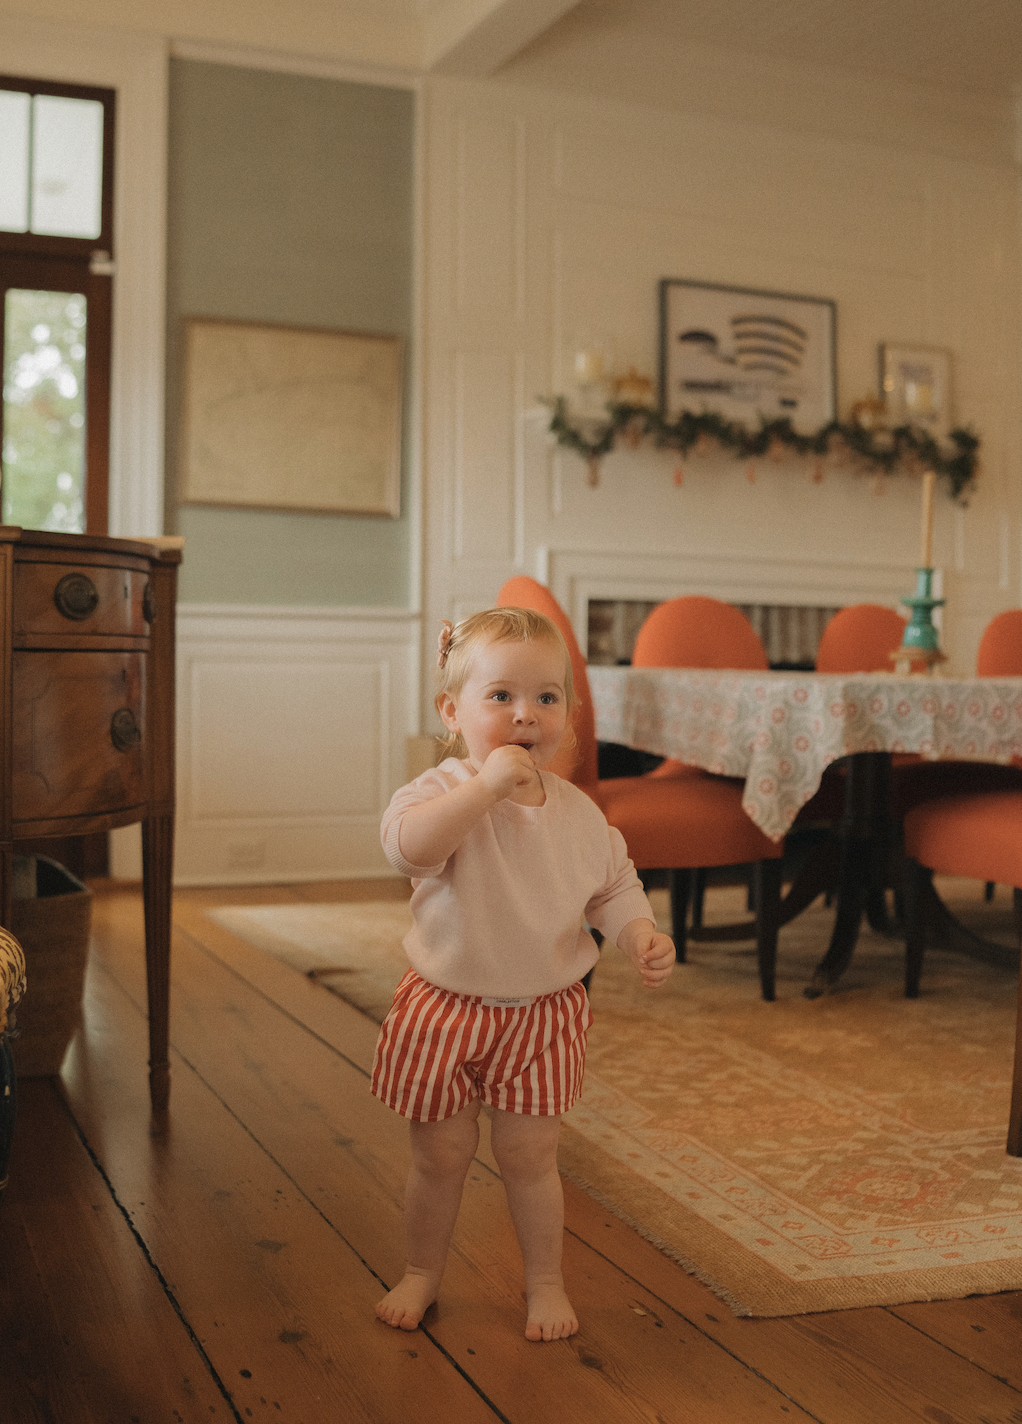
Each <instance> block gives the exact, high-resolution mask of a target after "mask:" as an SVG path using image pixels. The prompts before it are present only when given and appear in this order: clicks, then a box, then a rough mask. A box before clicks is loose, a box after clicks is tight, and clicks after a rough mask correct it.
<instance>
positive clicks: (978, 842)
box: [905, 791, 1022, 1157]
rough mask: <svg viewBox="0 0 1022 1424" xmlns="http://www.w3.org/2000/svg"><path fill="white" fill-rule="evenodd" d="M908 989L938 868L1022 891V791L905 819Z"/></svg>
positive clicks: (1020, 1041) (963, 799) (946, 802)
mask: <svg viewBox="0 0 1022 1424" xmlns="http://www.w3.org/2000/svg"><path fill="white" fill-rule="evenodd" d="M905 851H906V855H907V857H908V858H907V860H906V880H905V930H906V934H905V993H906V994H907V995H908V996H909V998H915V997H916V996H917V995H918V993H919V978H920V974H921V971H922V964H923V953H924V951H925V948H926V928H927V904H928V903H932V901H931V898H930V896H929V895H928V894H927V890H928V882H929V880H930V877H931V876H932V874H933V872H934V871H939V872H940V873H942V874H944V875H964V876H968V877H969V878H970V879H975V880H992V881H995V882H1000V883H1001V884H1002V885H1012V886H1014V888H1015V892H1016V893H1015V903H1016V907H1017V906H1018V905H1019V903H1020V899H1022V897H1020V895H1019V891H1020V890H1022V792H1019V791H992V792H983V793H980V794H977V795H972V796H946V797H940V798H938V799H937V800H934V801H925V802H923V803H922V805H920V806H915V807H913V809H912V810H911V811H909V813H908V815H907V816H906V817H905ZM1008 1151H1009V1153H1011V1155H1012V1156H1013V1157H1022V985H1020V990H1019V1028H1018V1030H1017V1031H1016V1037H1015V1072H1014V1078H1013V1081H1012V1094H1011V1117H1010V1125H1009V1128H1008Z"/></svg>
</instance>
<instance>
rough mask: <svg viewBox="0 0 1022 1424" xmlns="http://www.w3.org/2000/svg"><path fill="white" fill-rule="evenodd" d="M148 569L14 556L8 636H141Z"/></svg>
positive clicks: (145, 629)
mask: <svg viewBox="0 0 1022 1424" xmlns="http://www.w3.org/2000/svg"><path fill="white" fill-rule="evenodd" d="M148 582H149V578H148V575H147V574H146V573H144V572H142V571H141V570H140V569H130V568H111V567H110V566H109V565H104V564H63V563H60V564H58V563H28V562H21V561H19V562H17V563H16V564H15V565H14V636H15V637H16V638H17V637H18V636H19V635H20V636H24V635H26V634H32V633H58V634H68V633H72V634H75V633H81V634H86V635H89V636H93V635H96V634H101V635H104V636H107V637H110V636H113V637H117V636H122V637H123V636H133V637H144V636H145V635H146V634H147V633H148V631H149V624H148V622H147V621H146V614H147V613H149V614H150V615H151V612H152V610H151V609H150V608H149V607H148V606H147V605H148V600H147V596H146V585H147V583H148Z"/></svg>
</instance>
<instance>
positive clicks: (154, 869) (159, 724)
mask: <svg viewBox="0 0 1022 1424" xmlns="http://www.w3.org/2000/svg"><path fill="white" fill-rule="evenodd" d="M180 562H181V553H180V550H179V549H177V548H165V547H160V546H159V545H158V544H157V543H152V544H150V543H143V542H141V541H135V540H129V539H110V538H105V537H102V536H100V535H91V534H51V533H47V532H43V531H37V530H28V529H19V528H16V527H13V526H8V525H0V592H2V612H0V618H2V623H3V627H2V639H0V657H2V659H3V668H2V676H0V923H2V924H4V925H9V924H10V916H11V879H12V857H13V851H14V843H15V842H16V841H20V840H35V839H38V838H39V837H47V836H69V835H87V834H89V833H90V832H94V831H109V830H113V829H114V828H115V827H116V826H127V825H131V824H133V823H134V822H136V821H141V823H142V863H143V898H144V903H145V944H146V972H147V980H148V990H149V1091H150V1099H151V1102H152V1107H153V1111H154V1112H156V1113H162V1112H164V1111H165V1110H166V1107H167V1101H168V1096H169V1090H170V1076H169V1073H170V1068H169V1062H168V1054H167V1048H168V1029H169V1011H170V1000H169V988H170V897H171V876H172V871H173V849H174V623H175V608H176V602H177V566H178V564H179V563H180Z"/></svg>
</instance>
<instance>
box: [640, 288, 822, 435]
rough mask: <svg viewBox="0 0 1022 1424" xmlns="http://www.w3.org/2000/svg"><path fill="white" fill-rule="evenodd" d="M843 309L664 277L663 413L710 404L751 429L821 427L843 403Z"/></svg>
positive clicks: (810, 300)
mask: <svg viewBox="0 0 1022 1424" xmlns="http://www.w3.org/2000/svg"><path fill="white" fill-rule="evenodd" d="M836 329H837V316H836V308H835V304H834V302H832V301H831V300H829V298H826V297H798V296H791V295H789V294H787V293H784V292H760V291H756V290H754V289H752V288H749V287H723V286H717V285H716V284H714V283H710V282H690V281H687V280H685V279H684V278H680V277H677V278H676V277H665V278H664V279H663V280H662V281H661V283H660V402H661V408H662V410H663V412H664V415H665V417H666V418H667V419H668V420H677V418H678V416H679V415H681V413H682V411H685V410H690V411H693V412H694V413H696V414H699V413H701V412H703V411H714V412H716V413H717V414H719V415H722V416H724V418H725V419H727V420H734V421H740V422H741V423H742V424H744V425H747V426H749V427H750V428H753V429H755V428H756V426H757V425H758V423H759V420H760V418H762V419H764V420H777V419H780V418H782V417H785V416H786V417H787V418H788V419H790V421H791V423H792V425H793V426H794V427H795V429H796V430H800V431H804V432H806V433H808V432H810V431H815V430H818V429H819V428H820V426H821V425H825V424H826V423H827V421H828V420H833V419H834V417H835V412H836V411H837V359H836V346H835V342H836Z"/></svg>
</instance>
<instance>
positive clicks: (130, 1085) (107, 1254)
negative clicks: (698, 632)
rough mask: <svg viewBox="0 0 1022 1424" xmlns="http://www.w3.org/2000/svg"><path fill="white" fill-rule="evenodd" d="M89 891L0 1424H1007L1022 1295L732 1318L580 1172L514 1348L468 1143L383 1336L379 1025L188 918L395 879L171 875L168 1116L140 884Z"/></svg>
mask: <svg viewBox="0 0 1022 1424" xmlns="http://www.w3.org/2000/svg"><path fill="white" fill-rule="evenodd" d="M97 891H98V893H97V896H96V900H95V905H94V935H93V949H92V955H91V963H90V971H89V978H88V984H87V991H86V1005H85V1020H86V1022H85V1029H84V1031H83V1033H82V1034H80V1035H79V1037H78V1039H77V1040H76V1042H75V1044H74V1045H73V1046H72V1050H71V1052H70V1054H69V1056H68V1059H67V1061H66V1062H65V1066H64V1073H63V1077H62V1078H61V1079H55V1080H45V1079H40V1080H29V1081H23V1082H22V1083H21V1085H20V1103H19V1118H18V1124H17V1136H16V1142H15V1156H14V1160H13V1162H12V1168H11V1184H10V1187H9V1188H8V1191H7V1193H6V1196H5V1199H4V1200H3V1202H2V1204H0V1424H136V1421H137V1424H163V1421H167V1424H197V1421H199V1420H221V1419H222V1420H225V1421H227V1420H235V1421H239V1424H240V1421H245V1420H250V1419H251V1420H276V1421H283V1424H360V1421H366V1424H390V1421H394V1424H398V1421H401V1424H405V1421H407V1420H408V1419H409V1418H414V1419H416V1421H419V1420H422V1421H427V1424H428V1422H429V1421H445V1424H475V1421H492V1420H506V1421H510V1424H548V1421H549V1424H554V1421H557V1424H562V1421H567V1424H573V1421H575V1420H583V1419H584V1420H586V1421H587V1424H618V1421H621V1424H633V1421H634V1424H640V1421H644V1422H646V1421H648V1424H682V1421H684V1424H694V1421H698V1424H746V1421H748V1424H760V1421H770V1420H778V1421H782V1420H784V1421H792V1424H794V1421H796V1420H799V1419H802V1420H809V1419H811V1420H819V1421H823V1424H902V1421H905V1422H906V1424H907V1421H916V1424H924V1421H925V1424H1022V1349H1020V1342H1022V1331H1020V1326H1022V1294H1020V1293H1013V1294H1005V1295H1000V1296H992V1297H985V1298H976V1299H972V1300H966V1301H947V1302H935V1303H930V1304H923V1305H910V1306H898V1307H895V1308H892V1309H888V1310H884V1309H870V1310H854V1311H838V1312H834V1313H832V1314H826V1315H813V1316H803V1317H795V1318H788V1319H781V1320H738V1319H736V1318H735V1317H734V1316H732V1315H731V1313H730V1311H728V1310H727V1308H726V1307H725V1306H723V1305H722V1304H721V1302H720V1301H719V1300H717V1298H716V1297H715V1296H714V1295H713V1294H712V1293H710V1292H709V1291H708V1290H706V1289H705V1288H704V1287H703V1286H701V1285H699V1283H698V1282H697V1281H695V1280H694V1279H693V1278H692V1277H691V1276H688V1275H686V1274H685V1273H684V1271H682V1270H681V1269H680V1268H679V1267H677V1266H676V1265H674V1264H673V1263H672V1262H670V1261H669V1260H667V1259H666V1258H665V1257H664V1256H662V1255H661V1254H660V1253H659V1252H658V1251H656V1250H655V1249H654V1248H653V1247H651V1246H649V1245H648V1243H646V1242H645V1241H643V1240H641V1238H639V1237H638V1236H636V1235H635V1234H634V1233H633V1232H632V1231H630V1230H629V1229H628V1228H626V1227H625V1226H623V1225H622V1224H621V1223H620V1222H619V1221H617V1220H616V1219H615V1218H614V1217H613V1216H610V1215H609V1214H608V1213H606V1212H604V1211H603V1210H602V1209H601V1208H600V1207H599V1206H598V1205H597V1204H596V1203H595V1202H593V1201H592V1200H591V1199H590V1198H589V1197H588V1196H586V1195H585V1194H584V1193H582V1192H580V1191H578V1190H577V1189H575V1188H574V1187H572V1186H571V1185H570V1184H568V1186H567V1191H566V1205H567V1217H566V1223H567V1234H566V1250H565V1264H566V1271H567V1274H568V1276H569V1289H570V1292H571V1295H572V1300H573V1302H574V1304H575V1306H576V1308H577V1310H578V1313H579V1317H580V1319H581V1322H582V1328H581V1331H580V1333H579V1334H578V1335H577V1336H576V1337H574V1338H573V1339H572V1340H570V1341H560V1342H557V1343H555V1344H549V1345H542V1344H530V1343H529V1342H527V1341H526V1340H525V1339H524V1336H523V1334H522V1329H523V1325H524V1304H523V1296H522V1283H521V1269H520V1261H519V1258H518V1253H517V1247H516V1245H515V1242H514V1237H513V1233H512V1231H511V1228H510V1223H509V1220H508V1217H507V1211H506V1208H505V1205H504V1199H503V1191H502V1188H501V1186H500V1182H499V1178H498V1176H497V1173H496V1170H495V1166H494V1163H493V1161H492V1158H491V1156H490V1154H489V1150H488V1146H487V1144H486V1143H485V1141H484V1143H483V1145H482V1146H481V1148H480V1153H479V1158H478V1162H477V1164H476V1167H475V1168H474V1169H473V1171H472V1172H471V1173H470V1179H469V1182H468V1184H467V1187H466V1192H465V1199H464V1205H463V1209H462V1214H461V1217H460V1220H459V1228H458V1235H457V1241H456V1247H455V1250H454V1252H453V1254H452V1259H451V1262H450V1267H449V1271H448V1275H447V1278H446V1279H445V1283H444V1290H443V1294H442V1297H441V1300H440V1303H439V1304H438V1306H436V1307H434V1308H433V1309H432V1310H431V1311H430V1312H429V1314H428V1315H427V1317H426V1321H425V1322H424V1328H422V1329H420V1330H419V1331H417V1332H415V1333H414V1334H405V1333H403V1332H398V1331H392V1330H389V1329H388V1328H387V1327H386V1326H383V1325H381V1324H379V1323H378V1322H377V1321H376V1320H375V1318H374V1316H373V1310H372V1307H373V1303H374V1302H375V1300H376V1299H377V1298H378V1297H379V1296H380V1295H381V1294H382V1293H383V1291H384V1289H385V1288H386V1287H387V1286H388V1285H390V1284H391V1283H393V1281H394V1280H395V1279H396V1277H397V1275H398V1274H399V1271H400V1266H401V1246H400V1240H401V1192H402V1185H403V1179H404V1173H405V1170H406V1165H407V1146H406V1129H405V1126H404V1124H403V1123H402V1122H401V1121H400V1120H399V1119H397V1118H396V1117H395V1116H394V1115H393V1114H391V1113H389V1112H388V1111H387V1110H386V1109H385V1108H382V1107H381V1106H380V1105H379V1104H378V1103H376V1102H375V1101H374V1100H373V1099H372V1098H371V1097H370V1095H369V1093H368V1088H367V1079H368V1069H369V1065H370V1063H371V1058H372V1050H373V1045H374V1043H375V1039H376V1028H375V1026H374V1025H373V1024H372V1023H370V1022H369V1021H368V1020H367V1019H366V1018H364V1017H363V1016H362V1015H360V1014H359V1013H357V1012H356V1011H355V1010H353V1009H351V1008H349V1007H348V1006H347V1005H346V1004H344V1003H342V1002H341V1001H340V1000H339V999H337V998H335V997H334V996H333V995H332V994H330V993H329V992H327V991H326V990H325V989H323V988H322V987H321V986H319V985H316V984H314V983H312V982H311V981H309V980H307V979H305V978H304V977H303V976H302V975H300V974H298V973H297V972H296V971H294V970H293V969H291V968H289V967H288V966H286V965H283V964H281V963H279V962H278V961H276V960H274V959H271V958H270V957H269V956H267V955H265V954H262V953H261V952H260V951H258V950H256V949H253V948H252V947H251V946H250V945H247V944H246V943H245V942H244V941H242V940H239V939H237V938H235V937H234V936H232V935H231V934H229V933H228V932H227V931H226V930H224V929H223V928H221V927H220V926H218V925H215V924H214V923H213V921H211V920H210V919H208V918H207V916H206V915H205V910H206V909H207V908H209V907H211V906H213V905H221V904H228V903H256V902H259V901H262V902H266V903H279V902H281V901H287V900H306V901H324V900H339V899H359V898H362V899H368V898H379V897H380V896H381V895H382V894H389V895H395V896H398V895H403V894H404V893H405V891H404V888H403V887H402V886H401V885H400V883H398V882H394V881H388V882H377V883H363V884H354V885H353V884H350V883H349V884H334V885H326V886H324V885H318V886H306V887H284V886H264V887H260V888H258V889H253V888H251V887H246V888H244V889H234V890H216V891H213V890H201V891H198V890H196V891H186V892H180V893H179V894H178V895H177V897H176V902H175V937H174V949H173V988H172V1022H171V1038H172V1043H173V1055H172V1092H171V1114H170V1118H169V1123H168V1125H167V1128H166V1130H165V1131H163V1132H160V1133H154V1132H153V1131H152V1130H151V1124H150V1120H149V1114H148V1106H147V1091H146V1075H145V1058H146V1024H145V1016H144V1005H145V975H144V965H143V956H142V950H141V944H142V912H141V900H140V896H139V895H138V894H137V893H135V892H134V891H131V890H128V889H118V888H117V887H110V886H97Z"/></svg>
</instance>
